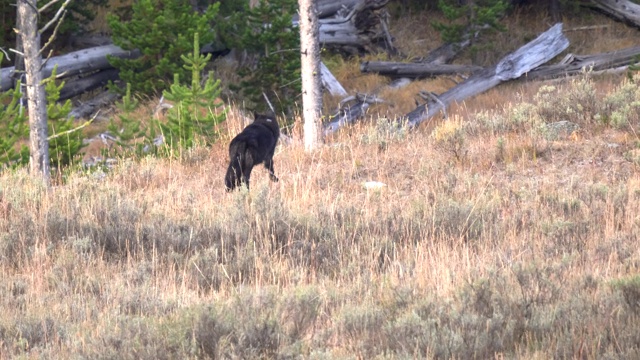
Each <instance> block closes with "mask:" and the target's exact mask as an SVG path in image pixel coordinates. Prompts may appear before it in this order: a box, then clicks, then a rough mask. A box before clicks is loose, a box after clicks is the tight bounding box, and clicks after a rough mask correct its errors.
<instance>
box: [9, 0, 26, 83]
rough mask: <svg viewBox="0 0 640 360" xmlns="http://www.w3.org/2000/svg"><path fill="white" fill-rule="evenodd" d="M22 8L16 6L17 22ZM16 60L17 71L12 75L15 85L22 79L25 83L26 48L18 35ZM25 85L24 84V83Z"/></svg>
mask: <svg viewBox="0 0 640 360" xmlns="http://www.w3.org/2000/svg"><path fill="white" fill-rule="evenodd" d="M20 17H21V15H20V8H16V23H17V24H20V22H21V19H20ZM16 50H17V52H16V61H15V62H14V63H13V64H14V69H15V71H14V72H13V74H12V75H11V86H12V87H15V86H16V84H17V83H18V81H22V82H23V83H24V56H22V54H23V53H24V48H23V47H22V37H21V36H16ZM23 85H24V84H23Z"/></svg>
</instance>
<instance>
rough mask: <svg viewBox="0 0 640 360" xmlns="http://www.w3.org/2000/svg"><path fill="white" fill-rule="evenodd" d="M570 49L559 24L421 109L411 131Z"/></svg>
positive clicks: (408, 119)
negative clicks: (451, 108)
mask: <svg viewBox="0 0 640 360" xmlns="http://www.w3.org/2000/svg"><path fill="white" fill-rule="evenodd" d="M568 46H569V40H568V39H567V38H566V37H565V36H564V35H563V34H562V23H559V24H556V25H554V26H553V27H551V28H550V29H549V30H547V31H546V32H544V33H542V34H541V35H540V36H538V37H537V38H536V39H534V40H532V41H531V42H529V43H528V44H526V45H524V46H522V47H521V48H519V49H518V50H516V51H515V52H513V53H511V54H509V55H507V56H505V57H504V58H503V59H502V60H501V61H500V62H499V63H498V64H497V65H496V66H494V67H491V68H488V69H485V70H483V71H481V72H479V73H477V74H475V75H474V76H472V77H470V78H469V79H467V80H466V81H464V82H462V83H460V84H459V85H457V86H455V87H453V88H451V89H449V90H448V91H446V92H444V93H442V94H441V95H439V96H437V100H431V101H429V102H427V103H426V104H423V105H420V106H418V107H417V108H416V109H415V110H413V111H411V112H410V113H408V114H406V115H405V116H404V119H403V120H404V121H406V123H407V125H408V126H409V127H410V128H415V127H417V126H418V125H420V124H421V123H422V122H423V121H425V120H427V119H430V118H431V117H433V116H434V115H435V114H437V113H438V112H440V111H441V110H443V109H444V108H445V107H447V106H449V105H450V104H451V103H454V102H458V101H462V100H465V99H467V98H469V97H471V96H475V95H477V94H480V93H482V92H485V91H487V90H489V89H491V88H493V87H494V86H496V85H498V84H500V83H502V82H505V81H509V80H513V79H517V78H519V77H520V76H522V75H523V74H525V73H527V72H529V71H531V70H532V69H535V68H536V67H538V66H540V65H542V64H544V63H546V62H547V61H549V60H551V59H553V58H554V57H555V56H557V55H558V54H560V53H561V52H562V51H564V50H565V49H566V48H567V47H568Z"/></svg>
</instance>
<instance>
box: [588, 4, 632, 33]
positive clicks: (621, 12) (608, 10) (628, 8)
mask: <svg viewBox="0 0 640 360" xmlns="http://www.w3.org/2000/svg"><path fill="white" fill-rule="evenodd" d="M582 6H586V7H590V8H593V9H596V10H598V11H600V12H602V13H604V14H606V15H608V16H611V17H612V18H614V19H616V20H618V21H622V22H624V23H627V24H629V25H631V26H635V27H638V28H640V5H638V4H635V3H633V2H631V1H628V0H589V1H584V2H583V3H582Z"/></svg>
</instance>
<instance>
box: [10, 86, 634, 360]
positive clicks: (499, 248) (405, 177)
mask: <svg viewBox="0 0 640 360" xmlns="http://www.w3.org/2000/svg"><path fill="white" fill-rule="evenodd" d="M585 79H588V77H587V78H585ZM619 83H620V84H619V85H618V87H617V88H615V89H611V88H610V89H608V91H609V95H611V94H617V93H618V92H621V91H622V90H621V89H627V88H628V86H627V85H626V83H624V81H623V82H621V81H620V80H619ZM636 88H637V84H636ZM515 89H517V88H515ZM524 91H525V90H523V89H522V92H524ZM636 96H639V98H640V95H636ZM596 98H597V99H602V100H597V101H596V105H597V104H601V103H604V102H605V100H604V99H606V98H607V96H604V94H603V96H598V97H596ZM616 104H619V103H616ZM545 106H546V105H544V104H542V103H541V102H539V103H535V102H531V103H524V102H520V103H514V104H513V105H509V106H503V108H502V109H497V110H493V111H489V110H487V111H485V112H483V113H476V112H473V111H470V110H469V108H466V109H465V108H460V110H464V111H457V112H453V113H452V115H451V116H452V117H453V118H454V122H453V124H456V125H448V124H449V123H443V124H441V125H440V124H438V123H434V124H433V125H434V126H436V127H435V129H434V130H433V131H431V130H430V128H429V129H427V128H423V129H421V130H418V131H416V132H413V133H402V132H400V133H398V132H392V131H391V130H390V129H389V128H388V127H386V126H385V123H384V122H379V123H378V124H377V125H376V126H361V127H355V128H353V129H350V130H349V131H344V132H342V133H341V134H339V135H338V136H337V138H335V139H333V140H332V142H331V143H328V144H326V146H324V147H322V148H321V149H320V150H319V151H317V152H315V153H312V154H308V153H305V152H304V151H303V150H302V148H301V147H300V146H299V145H289V146H284V145H283V146H281V147H279V149H278V151H277V154H276V157H275V161H276V171H277V173H278V175H279V177H280V180H281V181H280V182H279V183H277V184H273V183H270V182H269V181H268V177H267V176H266V172H265V171H264V170H263V169H256V173H255V176H254V181H253V189H252V191H251V193H250V194H248V193H246V192H236V193H233V194H226V193H225V192H224V190H223V184H222V178H223V174H224V171H225V166H226V163H225V162H226V148H225V146H224V144H225V143H226V141H223V142H221V143H220V144H219V145H216V146H214V147H213V148H212V149H196V150H193V151H191V152H188V153H186V154H185V155H184V156H183V158H182V159H180V160H163V159H154V158H147V159H141V160H139V161H123V162H121V163H120V164H119V165H118V166H117V167H116V168H115V169H114V170H113V171H112V172H110V173H108V174H106V176H104V175H101V174H99V173H95V172H94V173H74V174H71V175H70V176H69V178H68V179H67V181H66V183H65V184H64V185H61V186H58V187H55V188H53V189H51V190H50V191H46V190H45V189H44V188H42V187H41V186H40V185H39V184H38V183H37V182H35V181H33V180H32V179H30V178H29V177H28V176H27V175H26V174H25V173H24V172H23V171H16V172H5V173H4V174H2V175H1V176H0V234H2V235H1V236H0V249H1V251H0V274H1V277H0V279H1V280H0V288H1V289H2V290H1V291H2V294H4V295H3V296H2V297H1V298H0V313H1V314H2V315H1V316H0V357H1V358H12V357H16V356H22V357H28V358H35V357H45V358H68V357H80V358H114V357H116V358H153V359H157V358H203V357H210V358H258V357H260V358H265V357H266V358H289V357H304V358H343V357H357V358H372V357H391V358H396V357H400V358H416V357H426V358H478V359H484V358H489V357H494V356H498V357H501V356H505V357H508V358H522V359H529V358H552V357H559V358H587V359H595V358H636V357H638V356H640V353H638V347H637V344H638V341H639V339H640V326H638V320H639V318H638V316H639V311H640V307H639V306H638V304H639V301H640V280H639V279H640V273H639V268H640V252H639V251H638V246H637V239H638V237H639V236H640V219H639V218H638V216H637V214H638V213H640V173H639V172H638V164H639V162H638V160H637V159H638V157H637V155H635V156H634V154H637V149H638V145H637V144H638V142H639V141H640V139H638V137H637V135H636V134H635V132H634V129H635V128H636V127H637V125H638V124H640V119H639V118H638V113H639V112H638V110H637V107H636V108H635V110H634V111H633V112H630V113H627V119H629V120H630V121H629V122H628V123H627V124H626V126H614V125H613V124H609V125H606V124H601V125H597V124H595V123H594V122H593V120H591V119H583V120H582V122H580V125H581V126H582V129H581V130H580V132H579V133H578V134H577V135H575V136H568V137H563V138H560V139H556V140H552V141H551V140H546V139H545V137H544V134H543V133H541V132H540V130H539V129H540V126H542V125H541V124H545V123H546V121H545V120H544V119H543V118H542V117H541V114H547V116H551V115H548V114H550V113H551V114H553V112H550V110H549V108H548V106H547V107H545ZM618 107H619V105H617V107H616V108H618ZM541 109H544V111H542V110H541ZM602 109H605V108H602ZM606 109H609V110H607V111H610V112H611V111H613V110H612V109H613V108H612V106H609V107H606ZM556 110H557V111H560V110H562V109H561V108H559V109H556ZM601 111H602V113H603V114H604V113H605V110H601ZM456 119H457V120H456ZM465 119H471V120H472V121H466V120H465ZM242 121H243V118H242V116H241V115H240V114H239V113H238V114H235V115H232V116H231V117H230V120H229V125H228V126H229V129H230V131H231V132H232V133H233V132H235V131H237V130H238V129H240V128H241V127H242V125H241V123H242ZM452 129H453V130H452ZM452 134H455V136H454V135H452ZM450 139H453V140H455V141H451V142H449V141H448V140H450ZM451 144H453V145H455V146H456V148H455V149H456V151H457V152H456V153H453V152H451V151H450V150H451V148H450V146H453V145H451ZM366 181H379V182H382V183H385V184H386V186H385V187H383V188H381V189H377V190H376V189H369V190H367V189H366V188H365V187H364V186H363V183H364V182H366ZM613 319H615V320H613Z"/></svg>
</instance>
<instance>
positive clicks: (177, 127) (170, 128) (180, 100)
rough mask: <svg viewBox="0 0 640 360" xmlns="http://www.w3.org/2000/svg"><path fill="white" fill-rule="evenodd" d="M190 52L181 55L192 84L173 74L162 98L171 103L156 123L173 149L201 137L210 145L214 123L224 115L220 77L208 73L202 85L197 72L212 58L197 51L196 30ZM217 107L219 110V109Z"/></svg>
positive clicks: (214, 135)
mask: <svg viewBox="0 0 640 360" xmlns="http://www.w3.org/2000/svg"><path fill="white" fill-rule="evenodd" d="M193 44H194V45H193V53H192V54H190V55H189V56H184V55H183V56H182V61H184V63H185V65H184V69H185V70H187V71H189V72H190V73H191V86H188V85H183V84H181V83H180V77H179V75H178V74H175V78H174V82H173V84H172V85H171V87H170V89H169V90H168V91H165V92H164V97H165V98H166V99H167V100H169V101H172V102H173V103H174V105H173V107H172V108H171V109H169V111H168V112H167V122H166V123H159V124H158V125H159V128H160V131H161V133H162V135H163V137H164V142H165V144H167V145H168V146H169V147H170V148H172V149H187V148H191V147H193V146H194V145H196V141H198V140H202V141H203V143H204V144H206V145H209V144H211V143H212V142H213V141H215V139H216V136H217V132H216V125H217V124H219V123H220V122H222V121H224V119H225V118H226V113H225V111H223V110H221V109H220V108H221V107H222V106H223V104H222V103H221V102H220V99H219V96H220V91H221V89H220V80H214V77H213V72H209V74H208V77H207V79H206V80H205V81H204V85H203V84H202V81H201V79H200V74H201V73H202V72H203V71H204V68H205V66H206V65H207V63H208V61H209V60H210V58H211V55H207V56H203V55H201V54H200V41H199V35H198V33H196V34H194V41H193ZM219 109H220V110H219Z"/></svg>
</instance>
